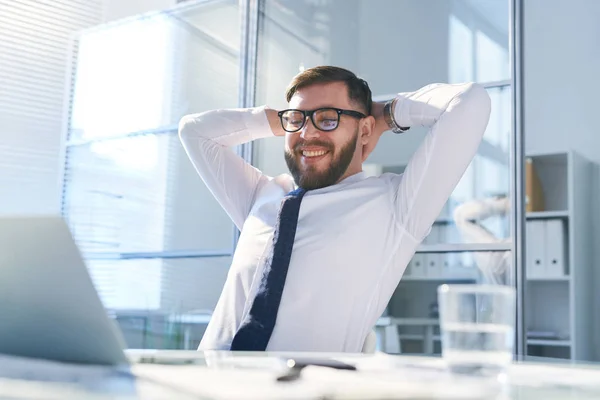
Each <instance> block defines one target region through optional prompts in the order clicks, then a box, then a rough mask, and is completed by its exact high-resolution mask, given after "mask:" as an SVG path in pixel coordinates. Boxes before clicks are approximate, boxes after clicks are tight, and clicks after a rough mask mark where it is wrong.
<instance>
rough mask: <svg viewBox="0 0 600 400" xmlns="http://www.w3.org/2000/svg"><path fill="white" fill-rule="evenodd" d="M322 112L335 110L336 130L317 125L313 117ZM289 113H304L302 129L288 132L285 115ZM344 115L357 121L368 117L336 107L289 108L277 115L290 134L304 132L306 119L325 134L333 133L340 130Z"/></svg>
mask: <svg viewBox="0 0 600 400" xmlns="http://www.w3.org/2000/svg"><path fill="white" fill-rule="evenodd" d="M322 110H333V111H335V112H336V113H337V123H336V125H335V128H332V129H321V128H319V127H318V126H317V124H315V120H314V118H313V116H314V115H315V113H316V112H317V111H322ZM288 111H296V112H299V113H302V115H303V116H304V118H303V119H302V125H300V127H299V128H298V129H295V130H288V129H286V128H285V125H284V123H283V114H284V113H286V112H288ZM342 114H343V115H348V116H350V117H353V118H356V119H362V118H366V117H367V116H366V115H365V114H363V113H361V112H358V111H354V110H343V109H341V108H335V107H321V108H317V109H314V110H298V109H296V108H288V109H285V110H281V111H279V112H278V113H277V115H278V116H279V122H281V127H282V128H283V130H284V131H286V132H289V133H295V132H298V131H300V130H302V128H304V126H305V125H306V117H310V120H311V122H312V124H313V126H314V127H315V128H316V129H318V130H320V131H323V132H331V131H334V130H336V129H337V128H338V126H340V118H341V116H342Z"/></svg>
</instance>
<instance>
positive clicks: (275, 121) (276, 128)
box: [265, 107, 285, 136]
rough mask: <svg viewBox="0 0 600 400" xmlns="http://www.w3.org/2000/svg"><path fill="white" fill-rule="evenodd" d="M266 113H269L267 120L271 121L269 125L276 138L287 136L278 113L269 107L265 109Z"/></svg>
mask: <svg viewBox="0 0 600 400" xmlns="http://www.w3.org/2000/svg"><path fill="white" fill-rule="evenodd" d="M265 112H266V113H267V119H268V120H269V125H270V126H271V130H272V131H273V134H274V135H275V136H285V131H284V130H283V127H282V126H281V121H280V119H279V115H277V112H278V111H277V110H273V109H272V108H269V107H265Z"/></svg>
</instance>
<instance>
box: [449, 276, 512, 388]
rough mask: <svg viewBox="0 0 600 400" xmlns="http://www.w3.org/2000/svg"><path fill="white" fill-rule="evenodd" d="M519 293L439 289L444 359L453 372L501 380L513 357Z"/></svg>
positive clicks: (486, 288)
mask: <svg viewBox="0 0 600 400" xmlns="http://www.w3.org/2000/svg"><path fill="white" fill-rule="evenodd" d="M515 297H516V295H515V289H514V288H512V287H509V286H500V285H474V284H473V285H441V286H439V287H438V303H439V313H440V331H441V334H442V357H443V358H444V361H445V362H446V364H447V365H448V368H449V370H450V371H451V372H454V373H462V374H472V375H486V376H498V375H499V374H503V373H504V372H505V371H506V369H507V367H508V366H509V365H510V363H511V361H512V357H513V349H514V340H515V319H516V303H515Z"/></svg>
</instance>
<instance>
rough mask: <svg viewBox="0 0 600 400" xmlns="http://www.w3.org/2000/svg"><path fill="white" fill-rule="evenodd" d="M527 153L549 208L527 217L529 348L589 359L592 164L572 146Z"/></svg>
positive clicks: (533, 352) (544, 354)
mask: <svg viewBox="0 0 600 400" xmlns="http://www.w3.org/2000/svg"><path fill="white" fill-rule="evenodd" d="M528 158H529V159H530V160H531V162H532V163H533V166H534V169H535V171H536V173H537V175H538V177H539V180H540V183H541V188H542V191H543V194H544V196H543V197H544V200H545V207H544V210H543V211H534V212H529V213H527V214H526V216H525V217H526V226H527V228H526V229H527V234H526V262H525V273H526V279H527V286H526V290H525V318H526V323H527V331H528V335H527V353H528V354H529V355H533V356H542V357H555V358H565V359H576V360H586V359H590V358H591V357H592V333H591V332H592V326H593V309H592V304H593V299H592V274H593V259H592V240H591V237H592V221H591V218H590V215H591V205H592V203H591V201H592V187H593V185H592V172H593V169H592V164H591V163H590V162H589V161H587V160H586V159H584V158H583V157H582V156H580V155H579V154H577V153H576V152H572V151H569V152H564V153H551V154H530V155H528ZM532 331H536V332H538V333H539V334H538V335H537V337H536V336H535V335H532Z"/></svg>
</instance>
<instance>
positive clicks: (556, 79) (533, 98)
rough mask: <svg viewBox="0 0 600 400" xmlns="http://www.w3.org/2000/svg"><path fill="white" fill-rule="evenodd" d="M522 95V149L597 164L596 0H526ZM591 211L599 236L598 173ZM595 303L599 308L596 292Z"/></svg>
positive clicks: (597, 260)
mask: <svg viewBox="0 0 600 400" xmlns="http://www.w3.org/2000/svg"><path fill="white" fill-rule="evenodd" d="M523 3H524V17H525V24H524V40H525V42H524V49H525V55H524V64H525V65H524V67H525V70H524V84H525V87H524V91H525V93H524V95H525V101H524V105H525V113H524V118H525V128H524V129H525V150H526V152H532V153H541V152H560V151H566V150H575V151H577V152H579V153H580V154H581V155H583V156H584V157H586V158H588V159H589V160H591V161H593V162H595V163H597V164H600V135H599V134H598V126H597V119H598V118H597V115H598V110H597V108H598V93H600V79H599V77H598V75H599V72H600V47H599V43H600V24H598V20H600V2H598V1H596V0H568V1H567V0H527V1H524V2H523ZM588 184H589V185H592V186H593V188H594V192H595V196H594V201H593V204H594V205H596V209H595V210H594V214H593V215H592V218H593V221H594V226H595V227H596V231H595V234H594V237H593V241H594V243H598V242H599V240H600V208H598V206H597V205H598V204H599V200H600V197H599V196H598V188H599V187H600V177H599V176H598V174H597V173H596V175H595V179H594V180H593V181H592V182H588ZM594 251H595V254H594V271H595V277H594V286H595V287H596V288H598V287H600V246H598V245H596V246H594ZM592 292H593V293H595V299H594V302H595V307H594V309H596V310H598V309H600V291H598V290H593V291H592ZM590 318H593V319H594V324H595V325H594V334H593V337H595V338H596V341H595V346H594V347H595V348H596V349H597V351H596V354H595V357H596V359H598V358H599V357H600V318H599V317H598V316H590Z"/></svg>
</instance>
